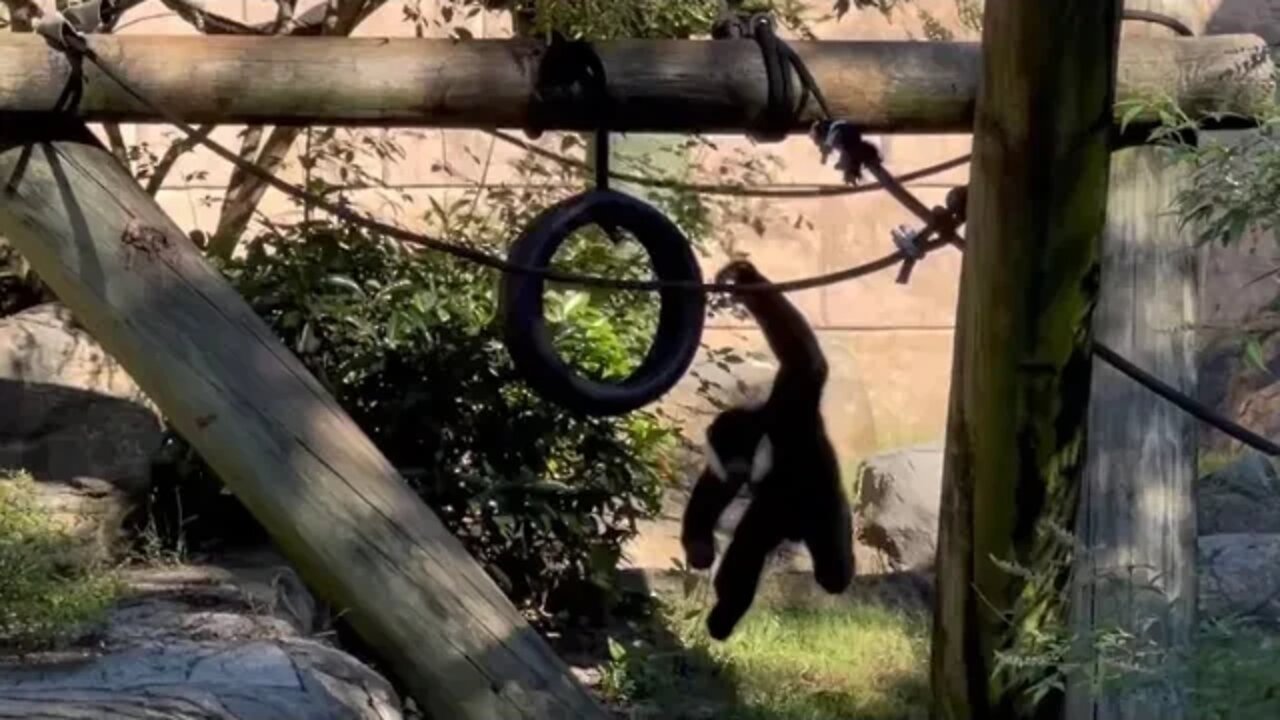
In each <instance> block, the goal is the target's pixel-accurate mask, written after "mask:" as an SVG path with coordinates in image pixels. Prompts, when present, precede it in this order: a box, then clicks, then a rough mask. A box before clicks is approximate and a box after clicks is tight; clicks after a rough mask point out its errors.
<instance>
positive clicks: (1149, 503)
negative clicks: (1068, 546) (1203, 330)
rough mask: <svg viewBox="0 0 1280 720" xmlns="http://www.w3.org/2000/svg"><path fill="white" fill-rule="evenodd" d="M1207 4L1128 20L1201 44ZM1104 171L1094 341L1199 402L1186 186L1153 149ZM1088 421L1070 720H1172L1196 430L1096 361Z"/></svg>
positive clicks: (1190, 625)
mask: <svg viewBox="0 0 1280 720" xmlns="http://www.w3.org/2000/svg"><path fill="white" fill-rule="evenodd" d="M1203 5H1204V4H1203V3H1202V2H1200V1H1199V0H1128V2H1127V4H1126V7H1127V8H1128V9H1134V10H1148V11H1152V12H1158V13H1161V14H1164V15H1169V16H1173V17H1178V18H1179V20H1180V21H1181V22H1182V23H1183V24H1184V25H1186V26H1187V28H1188V29H1190V30H1191V31H1192V32H1202V31H1203V30H1204V26H1205V24H1206V22H1207V21H1208V17H1207V13H1206V12H1205V8H1204V7H1203ZM1125 26H1126V27H1125V33H1124V36H1125V38H1126V39H1125V40H1124V42H1128V38H1130V37H1133V36H1139V35H1151V34H1157V35H1158V34H1165V35H1172V34H1173V31H1172V30H1171V29H1169V28H1165V27H1161V26H1160V25H1158V24H1152V23H1147V22H1136V21H1126V23H1125ZM1111 163H1112V164H1111V183H1110V185H1111V195H1110V197H1109V200H1108V208H1107V226H1106V230H1105V231H1104V234H1103V240H1102V290H1101V292H1100V294H1099V299H1098V308H1097V310H1096V312H1095V314H1094V333H1095V335H1096V337H1097V339H1098V340H1099V341H1100V342H1103V343H1105V344H1107V345H1108V346H1109V347H1111V348H1112V349H1114V350H1116V351H1117V352H1119V353H1120V354H1122V355H1124V356H1125V357H1127V358H1129V359H1130V360H1133V361H1134V362H1136V363H1137V364H1138V365H1139V366H1141V367H1143V368H1145V369H1147V370H1149V371H1151V372H1154V373H1155V374H1156V375H1157V376H1159V377H1160V378H1161V379H1163V380H1164V381H1165V382H1168V383H1169V384H1171V385H1173V386H1174V387H1176V388H1178V389H1180V390H1181V391H1182V392H1184V393H1186V394H1188V395H1190V396H1192V397H1195V395H1196V390H1195V385H1196V352H1195V337H1194V334H1193V331H1192V329H1191V328H1192V327H1193V326H1194V325H1195V322H1196V310H1197V308H1196V302H1197V299H1198V292H1197V271H1196V249H1195V244H1194V237H1193V236H1192V234H1191V232H1190V231H1189V230H1188V229H1184V228H1180V227H1179V223H1178V219H1177V217H1176V216H1175V215H1172V214H1171V212H1172V211H1173V209H1174V208H1173V201H1174V198H1175V196H1176V194H1177V192H1178V190H1179V186H1180V185H1181V183H1182V181H1183V179H1184V178H1185V177H1186V175H1185V173H1184V172H1182V170H1181V169H1180V168H1179V167H1178V166H1176V165H1175V164H1174V162H1173V160H1172V159H1171V158H1170V157H1169V151H1168V150H1166V149H1162V148H1158V147H1135V148H1128V149H1124V150H1120V151H1118V152H1116V153H1115V154H1114V155H1113V156H1112V161H1111ZM1090 408H1091V409H1090V415H1089V461H1088V467H1087V469H1086V472H1085V482H1084V487H1083V492H1082V496H1081V502H1080V516H1079V519H1078V523H1077V526H1076V534H1077V536H1078V537H1079V540H1080V542H1081V544H1082V550H1081V552H1080V553H1079V554H1078V556H1077V558H1076V569H1075V577H1074V579H1073V582H1072V593H1073V597H1072V602H1073V606H1072V628H1073V631H1074V633H1075V637H1076V640H1077V647H1076V649H1075V652H1077V653H1078V656H1077V659H1078V660H1079V661H1081V662H1082V663H1083V664H1082V667H1083V668H1084V672H1081V673H1079V674H1076V675H1074V676H1073V677H1072V678H1071V679H1070V683H1069V700H1068V706H1067V718H1068V720H1145V719H1146V718H1155V717H1158V718H1162V719H1167V720H1181V718H1184V717H1186V716H1187V711H1188V708H1187V696H1186V691H1185V688H1186V685H1185V681H1186V680H1187V679H1188V678H1187V676H1186V671H1187V666H1186V664H1185V660H1186V655H1185V653H1186V652H1187V651H1188V650H1189V649H1190V644H1191V640H1192V631H1193V629H1194V627H1195V605H1196V532H1195V519H1196V514H1195V504H1194V495H1193V492H1194V482H1195V470H1196V435H1197V424H1196V423H1197V421H1196V420H1195V418H1193V417H1191V416H1190V415H1188V414H1186V413H1184V412H1182V411H1181V410H1179V409H1178V408H1176V407H1174V406H1173V405H1171V404H1169V403H1168V402H1166V401H1164V400H1163V399H1161V398H1159V397H1157V396H1156V395H1154V394H1152V393H1151V392H1150V391H1148V390H1147V389H1145V388H1143V387H1142V386H1140V385H1138V384H1137V383H1135V382H1133V381H1132V380H1131V379H1129V378H1128V377H1125V376H1124V375H1123V374H1121V373H1120V372H1119V371H1118V370H1116V369H1114V368H1112V367H1110V366H1108V365H1106V364H1105V363H1101V362H1098V361H1095V365H1094V377H1093V387H1092V390H1091V398H1090ZM1083 548H1087V550H1085V549H1083ZM1117 630H1120V631H1124V632H1126V633H1129V637H1131V638H1132V639H1131V640H1129V641H1127V642H1126V643H1125V644H1124V650H1123V654H1122V655H1121V657H1118V658H1117V657H1114V656H1113V655H1112V654H1111V653H1109V652H1108V653H1104V652H1102V651H1101V650H1100V648H1099V647H1098V646H1097V641H1098V640H1099V639H1101V638H1102V637H1103V636H1104V635H1108V634H1113V633H1114V632H1115V631H1117ZM1136 651H1141V652H1142V653H1143V655H1141V656H1136V655H1133V654H1132V653H1134V652H1136ZM1113 652H1114V651H1113ZM1148 653H1155V654H1148ZM1116 660H1121V661H1123V662H1126V663H1136V664H1138V665H1140V666H1142V667H1143V668H1144V669H1146V670H1150V671H1154V674H1153V675H1152V676H1151V678H1152V679H1153V680H1152V681H1148V682H1142V681H1140V680H1141V678H1136V677H1133V676H1127V677H1125V676H1119V677H1117V673H1119V672H1120V670H1119V668H1117V667H1115V666H1114V662H1115V661H1116ZM1124 675H1128V673H1124ZM1115 680H1119V681H1121V682H1122V683H1123V684H1119V685H1118V684H1115V683H1114V682H1113V681H1115ZM1135 680H1139V681H1140V682H1136V683H1135V682H1134V681H1135Z"/></svg>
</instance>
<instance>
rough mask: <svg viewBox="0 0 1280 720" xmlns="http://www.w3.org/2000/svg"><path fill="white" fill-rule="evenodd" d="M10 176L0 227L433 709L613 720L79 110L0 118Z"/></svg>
mask: <svg viewBox="0 0 1280 720" xmlns="http://www.w3.org/2000/svg"><path fill="white" fill-rule="evenodd" d="M179 64H181V65H186V64H187V63H186V60H185V59H184V62H183V63H179ZM189 67H190V68H192V69H193V68H194V65H191V66H189ZM0 178H3V180H4V182H5V190H4V191H3V193H0V234H3V235H4V236H5V237H7V238H8V240H9V241H10V242H11V243H12V244H13V245H14V246H15V247H16V248H18V250H19V251H21V252H22V254H23V255H24V256H25V257H26V258H27V260H28V261H30V263H31V265H32V266H33V267H34V268H35V270H36V272H38V273H39V274H40V277H41V278H42V279H43V280H44V281H45V282H47V283H48V284H49V285H50V286H51V287H52V288H53V290H54V291H55V292H56V293H57V294H58V297H59V298H60V299H61V300H62V301H63V302H64V303H65V304H66V305H67V306H68V307H70V308H71V310H72V312H73V313H74V314H75V315H76V317H77V319H78V320H79V321H80V322H81V323H82V324H83V325H84V326H85V327H86V328H87V329H88V330H89V331H90V332H91V333H92V334H93V335H94V337H95V338H96V339H97V340H98V341H99V342H100V343H101V344H102V345H103V346H104V347H105V348H106V350H107V351H108V352H110V353H111V354H112V355H114V356H115V357H116V358H117V359H118V360H119V361H120V362H121V363H122V364H123V365H124V366H125V368H126V369H127V370H128V371H129V374H130V375H131V376H132V377H133V378H134V379H135V380H136V381H137V383H138V385H139V386H140V387H141V388H142V389H143V391H144V392H146V393H147V395H148V396H149V397H150V398H151V399H152V400H154V401H155V403H156V404H157V405H158V406H159V407H160V409H161V410H162V411H163V413H164V415H165V417H166V418H167V419H168V420H169V421H170V422H171V423H172V424H173V425H174V426H175V427H176V429H177V430H178V431H179V432H181V433H182V434H183V436H184V437H186V438H187V439H188V440H189V441H190V442H191V443H192V445H194V446H195V448H196V449H197V450H198V451H199V452H200V454H201V455H202V456H203V457H204V458H205V459H206V460H207V461H208V462H209V464H210V465H211V466H212V467H213V469H214V470H215V471H216V472H217V473H218V475H219V476H220V477H221V478H222V479H223V481H224V482H225V483H226V484H227V486H228V487H229V488H230V489H231V490H232V491H233V492H234V493H235V494H236V495H237V496H238V497H239V498H240V499H241V500H242V501H243V502H244V504H245V505H246V506H247V507H248V508H249V510H250V511H251V512H252V513H253V514H254V516H255V517H256V518H257V519H258V520H259V521H260V522H261V523H262V524H263V526H265V527H266V528H267V530H268V531H269V532H270V533H271V535H272V537H273V538H274V540H275V541H276V543H277V545H278V546H279V547H280V549H281V551H282V552H283V553H284V554H285V555H286V556H287V557H288V559H289V560H290V561H291V562H292V563H293V564H294V565H295V567H297V568H298V570H299V571H300V572H301V573H302V575H303V577H304V578H305V579H306V580H307V582H308V585H310V586H311V587H312V588H313V589H314V590H315V591H316V592H317V593H318V594H320V595H321V596H323V597H324V598H325V599H326V600H328V601H329V602H330V603H332V604H333V605H334V606H336V607H337V608H339V609H343V610H345V611H346V613H347V615H346V617H348V618H349V619H350V620H351V621H352V624H353V626H354V627H355V628H356V629H357V631H359V632H360V633H361V634H362V635H363V636H364V637H365V639H366V640H367V641H368V642H369V643H370V644H371V645H372V646H373V647H375V648H377V649H378V650H379V651H380V652H381V653H382V654H383V656H384V657H385V658H386V660H387V661H388V664H389V665H390V666H391V667H392V668H393V669H394V671H395V673H396V674H397V675H399V676H400V677H401V678H402V679H403V681H404V682H405V683H406V685H407V687H408V688H409V690H410V692H411V693H412V694H413V696H414V697H415V698H416V699H417V700H418V702H419V703H420V704H421V705H422V706H423V707H424V708H425V709H427V710H428V711H429V712H430V713H431V715H432V716H433V717H439V718H459V719H461V720H493V719H495V718H497V719H513V720H514V719H516V718H521V719H526V718H527V719H533V718H537V719H539V720H541V719H545V720H553V719H558V718H604V717H606V715H605V713H604V711H603V710H602V709H601V708H600V707H599V706H598V705H597V704H596V703H595V702H594V700H593V699H592V698H591V697H590V696H589V695H588V693H587V692H586V690H585V689H583V688H582V687H581V686H580V685H579V684H578V683H577V682H576V681H575V680H574V679H573V677H572V675H571V674H570V673H569V672H568V669H567V667H566V666H565V664H564V663H563V662H561V660H560V659H559V658H558V657H557V656H556V655H555V654H554V653H553V652H552V651H551V650H550V648H549V647H548V646H547V645H546V643H545V642H544V641H543V640H542V639H541V638H540V637H539V636H538V635H537V633H536V632H535V631H534V630H533V629H532V628H530V627H529V626H528V625H527V624H526V623H525V622H524V621H523V620H522V618H521V617H520V615H519V614H518V613H517V612H516V610H515V609H514V608H513V607H512V606H511V604H510V603H509V601H508V600H507V598H506V597H505V596H504V595H503V594H502V592H501V590H500V589H499V588H498V586H497V585H496V584H495V583H494V582H493V581H492V580H491V579H490V578H489V577H488V576H487V575H486V574H485V573H484V571H483V570H482V569H481V568H480V566H479V565H478V564H477V563H476V562H475V561H474V560H473V559H472V558H471V557H470V556H469V555H468V554H467V552H466V551H465V549H464V548H463V546H462V544H461V543H460V542H459V541H458V540H457V539H456V538H455V537H453V535H451V534H450V533H449V532H448V530H447V529H446V528H445V527H444V526H443V525H442V524H441V522H440V521H439V519H437V517H436V516H435V515H434V514H433V513H432V512H431V511H430V510H429V509H428V508H427V507H426V506H425V505H424V504H423V503H422V501H421V500H420V499H419V498H418V497H417V496H416V495H415V494H414V493H413V492H412V491H411V490H410V488H409V487H408V485H407V484H406V483H405V482H404V481H403V480H402V479H401V478H400V477H399V475H398V474H397V473H396V471H395V469H394V468H393V467H392V466H391V464H390V463H389V462H388V461H387V460H386V458H384V457H383V456H382V454H381V453H380V452H379V451H378V449H377V448H376V447H374V445H373V443H372V442H371V441H370V440H369V439H368V438H367V437H366V436H365V435H364V433H362V432H361V431H360V429H359V428H358V427H356V425H355V423H354V422H353V421H352V420H351V418H350V417H348V415H347V414H346V413H345V412H343V410H342V409H341V408H340V407H339V406H338V405H337V403H336V402H335V401H334V399H333V398H332V397H331V396H330V395H329V394H328V393H327V392H326V391H325V390H324V388H323V387H322V386H321V385H320V383H319V382H318V381H317V380H316V379H315V378H314V377H313V376H312V375H311V374H310V373H309V372H308V371H307V370H306V368H305V367H304V366H303V365H302V364H301V362H299V361H298V359H297V358H295V357H294V356H293V355H292V354H291V353H290V352H289V350H288V349H286V348H285V347H284V346H283V345H282V344H281V343H280V342H279V340H278V339H277V338H276V337H275V335H274V334H273V333H272V332H271V330H270V328H269V327H268V326H267V325H266V324H265V323H264V322H263V321H262V320H261V319H260V318H259V317H258V316H257V315H256V314H255V313H254V312H253V310H252V309H251V308H250V307H249V306H248V305H247V304H246V303H245V302H244V300H243V299H242V298H241V297H240V296H239V295H238V294H236V292H235V291H234V289H232V288H231V287H230V286H229V285H228V284H227V283H226V282H225V281H224V280H223V278H222V276H221V275H219V274H218V272H217V271H215V270H214V269H213V268H211V267H210V266H209V265H208V264H207V263H206V262H205V261H204V259H203V257H202V256H201V254H200V252H199V251H198V250H197V248H196V247H195V246H194V245H193V244H191V243H190V242H189V241H188V239H187V238H186V237H185V236H184V235H183V234H182V232H181V230H179V229H178V227H177V226H176V225H174V223H173V221H172V220H170V219H169V218H168V217H166V216H165V214H164V212H163V211H162V210H160V208H159V207H158V206H157V205H156V203H155V201H154V200H153V199H152V198H151V197H150V196H149V195H147V194H146V192H144V191H143V190H142V188H140V187H139V186H138V184H137V183H136V182H135V181H134V180H133V178H132V177H130V175H129V174H128V172H127V171H126V170H125V169H124V168H123V167H122V166H121V165H120V164H119V163H118V162H117V161H116V159H115V158H114V157H113V156H112V155H111V153H110V152H109V151H108V150H106V149H105V148H103V147H102V146H101V145H99V144H98V143H97V142H96V141H95V140H94V139H93V137H92V136H91V135H90V134H89V132H88V130H87V129H86V128H85V127H84V125H83V124H82V123H80V122H79V121H76V120H73V119H68V118H59V117H45V118H41V119H39V122H33V118H23V119H15V118H14V117H12V116H9V117H0Z"/></svg>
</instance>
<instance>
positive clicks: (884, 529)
mask: <svg viewBox="0 0 1280 720" xmlns="http://www.w3.org/2000/svg"><path fill="white" fill-rule="evenodd" d="M942 458H943V450H942V446H940V445H933V444H930V445H918V446H914V447H908V448H903V449H901V450H896V451H893V452H888V453H882V454H879V455H873V456H872V457H869V458H867V459H866V460H864V461H863V462H862V465H861V467H860V468H859V470H858V485H857V488H858V489H857V496H856V497H855V499H854V504H853V505H854V515H855V528H856V533H857V537H858V543H859V545H861V546H863V547H865V548H869V549H870V550H872V551H873V552H872V553H871V555H870V557H869V558H866V559H864V558H863V557H859V560H860V561H863V563H864V564H865V563H866V560H867V559H869V560H870V564H871V567H861V568H859V571H860V572H900V571H906V570H920V569H927V568H930V567H932V566H933V561H934V555H935V553H936V550H937V542H938V506H939V504H940V503H941V501H942Z"/></svg>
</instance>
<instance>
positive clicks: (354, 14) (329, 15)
mask: <svg viewBox="0 0 1280 720" xmlns="http://www.w3.org/2000/svg"><path fill="white" fill-rule="evenodd" d="M169 1H170V2H173V1H176V0H169ZM385 3H386V0H329V1H328V2H326V3H325V4H323V5H317V6H315V7H313V8H311V9H310V10H308V11H307V12H305V13H303V15H302V17H301V18H299V19H298V20H297V21H295V22H293V23H288V24H289V25H291V27H292V29H291V31H290V32H289V34H293V35H307V34H311V29H312V28H313V27H314V28H317V29H318V32H319V34H321V35H349V34H350V33H351V31H352V30H354V29H355V28H356V26H358V25H359V24H360V23H361V22H362V21H364V19H365V18H367V17H369V16H370V15H371V14H373V13H374V12H375V11H376V10H377V9H378V8H380V7H382V6H383V5H384V4H385ZM276 22H279V16H277V20H276ZM250 132H251V133H256V136H255V137H253V139H254V141H255V147H256V140H257V139H259V138H261V132H262V128H261V127H260V126H259V127H255V128H251V129H250ZM300 132H301V128H297V127H276V128H275V129H273V130H272V131H271V134H270V135H269V136H268V137H267V141H266V143H264V144H263V147H262V152H261V153H260V154H259V155H258V158H257V160H256V161H255V162H256V163H257V164H258V165H259V166H261V167H263V168H265V169H267V170H270V171H275V169H276V168H278V167H280V166H281V165H282V164H283V163H284V160H285V157H286V156H287V155H288V153H289V149H290V148H291V147H292V146H293V141H294V140H295V139H296V138H297V137H298V134H299V133H300ZM249 140H250V137H246V139H245V145H244V146H242V148H241V157H245V158H248V159H252V154H251V153H252V151H251V150H247V148H248V146H249ZM266 191H267V185H266V183H264V182H262V181H261V180H259V179H258V178H257V177H255V176H252V175H250V174H248V173H246V172H244V171H242V170H240V169H239V168H235V169H233V170H232V171H231V179H230V181H229V182H228V183H227V194H226V197H225V199H224V200H223V203H222V212H221V214H220V215H219V217H218V228H217V230H216V231H215V233H214V236H213V237H212V238H211V239H210V240H209V248H208V251H209V252H210V253H211V254H213V255H217V256H221V257H231V254H232V253H233V252H235V248H236V245H237V244H238V243H239V242H240V237H241V236H242V235H243V234H244V231H245V229H246V228H247V227H248V226H249V221H250V220H251V219H252V218H253V213H254V210H255V209H256V208H257V206H258V203H260V202H262V196H263V195H265V194H266Z"/></svg>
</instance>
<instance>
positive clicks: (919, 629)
mask: <svg viewBox="0 0 1280 720" xmlns="http://www.w3.org/2000/svg"><path fill="white" fill-rule="evenodd" d="M664 606H665V610H664V612H663V616H664V618H665V623H664V624H665V629H666V631H667V632H668V633H669V636H668V637H667V638H666V639H665V642H664V641H661V640H660V641H658V642H652V643H645V644H643V645H639V646H630V647H625V648H624V647H622V646H614V648H613V653H612V654H613V660H612V662H611V663H610V665H609V666H608V667H607V668H606V673H605V682H604V684H603V685H604V690H605V694H606V697H608V698H610V699H611V700H613V701H615V702H618V703H620V704H622V705H626V706H628V707H629V709H630V710H631V711H632V712H633V714H634V716H636V717H654V718H657V717H663V718H675V719H677V720H678V719H683V718H690V719H691V718H704V717H707V718H710V717H714V718H722V719H723V720H853V719H857V720H915V719H916V718H924V717H925V708H926V701H927V689H928V688H927V677H926V673H927V669H926V668H927V657H928V635H927V621H926V620H925V619H924V618H919V619H915V618H911V617H908V616H907V615H904V614H902V613H899V612H895V611H892V610H888V609H884V608H880V607H875V606H855V607H847V606H841V607H833V608H824V609H821V610H806V609H782V608H767V607H758V608H755V609H753V611H752V612H751V613H749V614H748V616H747V617H746V618H745V619H744V621H743V622H742V624H741V625H740V626H739V627H738V629H737V630H736V631H735V633H734V635H733V637H731V638H730V639H729V641H728V642H725V643H716V642H714V641H711V640H710V639H709V638H708V637H707V635H706V632H705V630H704V629H703V625H702V620H703V618H704V617H705V615H704V613H703V612H702V610H701V607H700V606H699V605H694V604H693V603H691V602H689V601H685V600H683V599H667V600H666V601H665V602H664Z"/></svg>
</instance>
